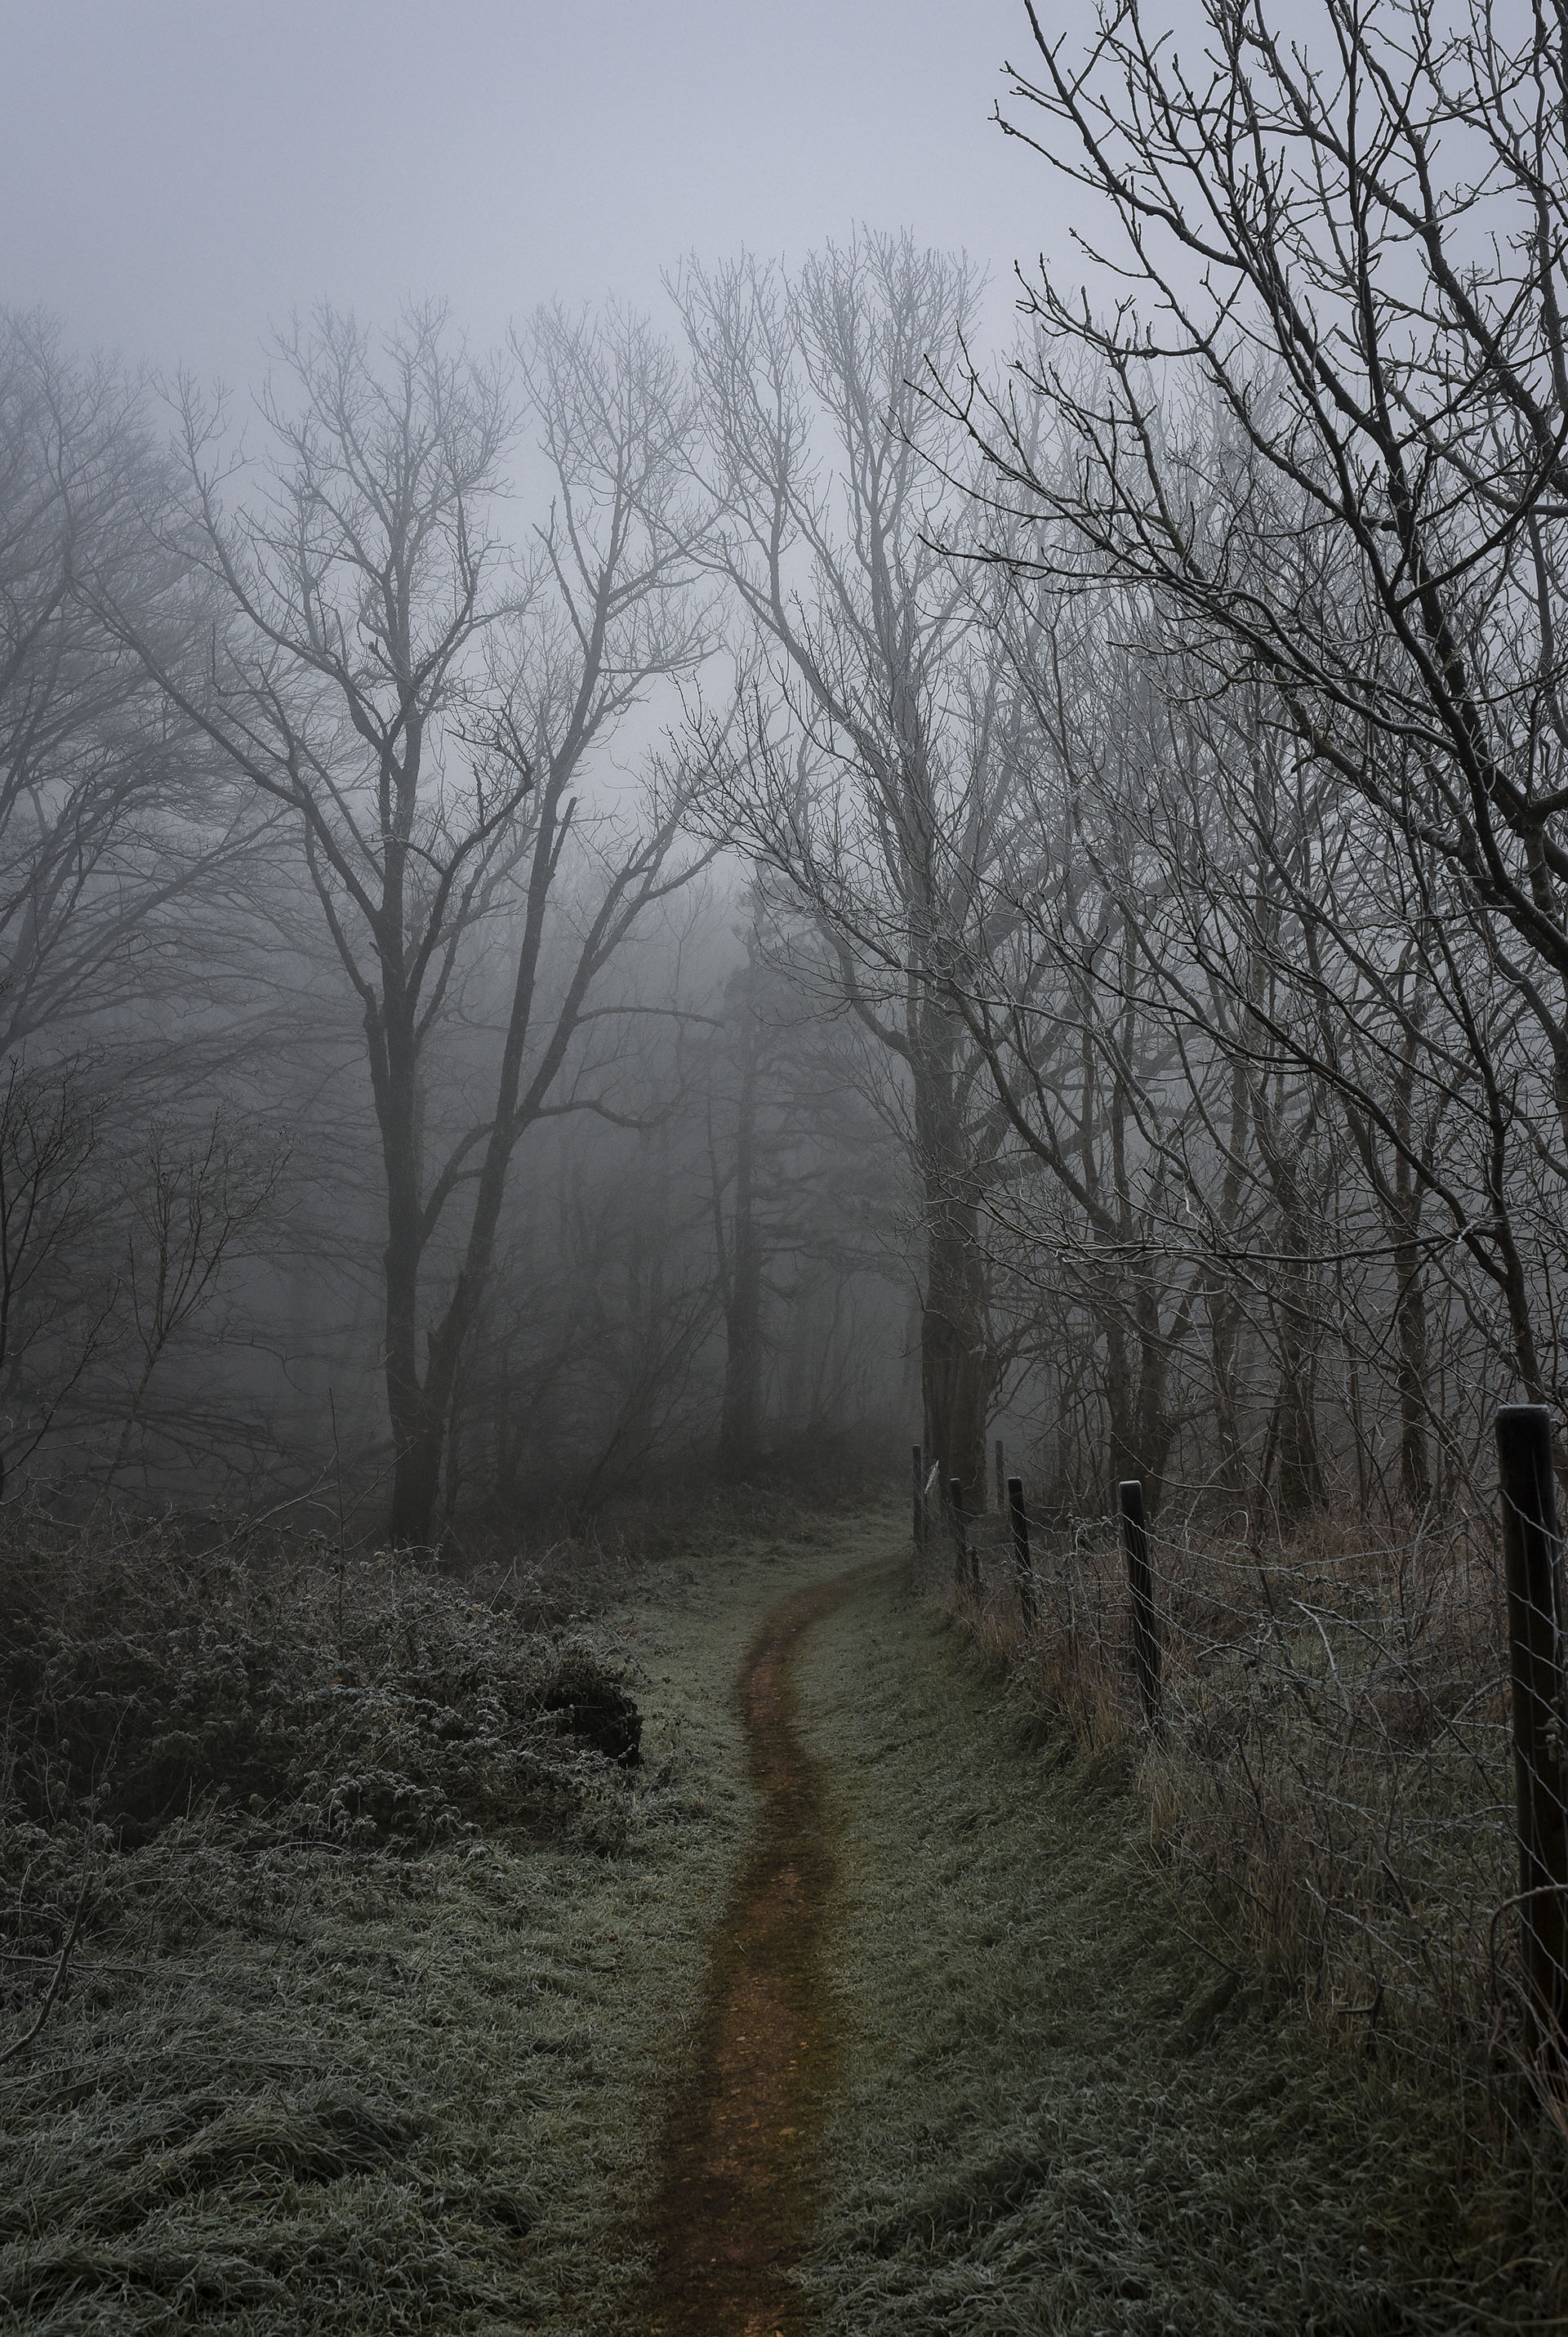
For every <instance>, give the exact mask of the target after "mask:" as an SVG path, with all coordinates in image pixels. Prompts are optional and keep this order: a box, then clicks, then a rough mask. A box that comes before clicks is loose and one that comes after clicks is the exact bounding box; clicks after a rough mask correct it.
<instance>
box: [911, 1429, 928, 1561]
mask: <svg viewBox="0 0 1568 2337" xmlns="http://www.w3.org/2000/svg"><path fill="white" fill-rule="evenodd" d="M911 1450H912V1452H913V1454H914V1470H915V1516H914V1535H913V1540H914V1545H915V1548H916V1550H924V1548H925V1546H926V1455H925V1447H924V1446H923V1445H920V1444H916V1445H914V1446H913V1447H912V1448H911Z"/></svg>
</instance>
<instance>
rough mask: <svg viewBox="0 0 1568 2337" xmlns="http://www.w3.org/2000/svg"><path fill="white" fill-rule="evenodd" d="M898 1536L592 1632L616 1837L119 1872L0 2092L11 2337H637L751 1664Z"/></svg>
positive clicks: (257, 1851)
mask: <svg viewBox="0 0 1568 2337" xmlns="http://www.w3.org/2000/svg"><path fill="white" fill-rule="evenodd" d="M885 1536H886V1529H885V1526H883V1525H882V1524H881V1521H865V1522H861V1523H858V1524H857V1523H856V1522H855V1521H850V1522H849V1523H847V1524H846V1525H845V1526H844V1527H843V1528H842V1529H840V1528H833V1529H832V1530H830V1529H828V1528H826V1527H823V1526H818V1527H816V1528H814V1529H813V1530H811V1531H810V1532H807V1533H803V1534H801V1535H800V1536H798V1537H796V1538H794V1539H792V1540H788V1541H782V1540H781V1541H777V1542H774V1543H773V1544H771V1545H770V1544H766V1543H761V1542H754V1543H753V1544H752V1545H751V1546H750V1547H749V1548H746V1549H744V1550H740V1551H737V1552H736V1553H735V1555H733V1556H731V1557H728V1558H713V1557H705V1558H704V1560H702V1561H701V1564H700V1567H696V1566H694V1567H692V1568H689V1569H680V1568H679V1567H665V1568H663V1569H660V1573H661V1576H662V1579H661V1581H660V1582H659V1584H658V1586H657V1592H656V1594H655V1595H654V1596H653V1597H651V1598H650V1599H648V1600H647V1601H645V1602H643V1603H639V1604H638V1605H637V1606H635V1607H632V1608H629V1609H625V1610H622V1611H621V1612H619V1613H618V1614H613V1615H611V1616H610V1617H609V1618H607V1620H606V1622H605V1623H604V1624H603V1626H602V1627H601V1633H608V1635H609V1637H610V1638H612V1639H614V1640H615V1641H616V1642H618V1645H619V1646H620V1647H621V1648H623V1649H624V1651H625V1653H626V1654H627V1655H628V1657H631V1658H632V1659H633V1661H634V1662H635V1663H636V1664H637V1666H638V1667H639V1668H640V1671H641V1673H642V1676H643V1677H642V1681H641V1683H640V1686H639V1690H638V1693H639V1697H640V1699H641V1701H642V1703H643V1707H644V1713H645V1735H644V1768H643V1770H642V1772H641V1773H640V1774H641V1782H640V1783H639V1784H638V1786H637V1788H636V1791H635V1794H634V1796H633V1798H632V1802H631V1805H630V1809H629V1823H628V1824H627V1826H626V1828H625V1832H624V1836H622V1835H621V1833H620V1831H619V1827H618V1826H617V1827H616V1828H615V1829H613V1830H612V1831H611V1832H610V1833H609V1834H607V1836H606V1840H605V1843H601V1844H600V1845H599V1847H595V1846H594V1843H593V1841H592V1839H591V1829H589V1833H588V1835H586V1836H585V1837H584V1838H582V1839H580V1840H579V1841H578V1842H577V1843H576V1844H575V1845H574V1846H572V1847H561V1846H560V1845H557V1846H554V1847H550V1846H539V1845H537V1844H531V1843H529V1842H528V1841H526V1840H524V1839H521V1838H520V1837H517V1836H512V1837H510V1838H509V1837H505V1836H490V1837H478V1838H474V1837H470V1838H468V1839H466V1840H461V1841H458V1842H454V1843H453V1842H449V1843H443V1844H440V1845H438V1846H436V1847H434V1848H432V1849H428V1850H426V1851H424V1852H422V1853H409V1854H404V1855H399V1854H396V1853H388V1852H385V1851H381V1850H375V1849H370V1848H353V1847H350V1848H342V1847H337V1848H334V1847H333V1846H332V1845H331V1844H329V1843H321V1842H308V1841H299V1840H295V1841H287V1840H278V1839H275V1838H273V1836H272V1834H271V1833H270V1832H269V1831H268V1829H267V1828H265V1827H263V1826H261V1825H260V1824H258V1826H257V1828H256V1829H255V1833H254V1836H253V1838H250V1839H248V1837H247V1834H246V1831H245V1828H244V1827H243V1825H240V1826H238V1827H237V1826H236V1825H235V1824H234V1823H233V1822H232V1821H226V1822H225V1824H224V1825H223V1826H222V1827H210V1826H209V1827H203V1826H202V1825H200V1824H195V1825H190V1826H183V1827H176V1828H174V1829H173V1830H171V1831H169V1832H166V1833H163V1834H162V1835H161V1836H160V1837H159V1839H158V1840H157V1841H156V1842H155V1843H150V1844H149V1845H148V1846H147V1847H146V1848H145V1849H143V1850H141V1851H140V1852H138V1853H136V1855H135V1857H134V1858H133V1859H131V1860H130V1861H129V1862H126V1876H127V1880H126V1882H125V1883H124V1887H123V1889H122V1900H121V1903H119V1904H118V1905H117V1907H116V1909H115V1911H114V1914H113V1919H112V1922H110V1923H107V1924H106V1923H104V1922H102V1921H100V1922H99V1923H98V1924H97V1926H96V1927H95V1929H94V1931H93V1935H92V1937H91V1939H90V1941H89V1942H88V1945H87V1946H86V1947H85V1948H84V1950H83V1955H82V1960H81V1966H80V1969H79V1970H78V1972H77V1974H76V1975H75V1977H74V1979H73V1985H72V1990H71V1993H70V1996H69V1998H68V2000H66V2001H65V2002H64V2003H63V2006H62V2007H61V2009H59V2010H58V2011H57V2013H56V2014H55V2016H54V2019H53V2020H52V2021H51V2023H50V2025H49V2026H48V2028H47V2029H45V2030H44V2033H43V2035H42V2036H41V2037H40V2039H39V2040H38V2042H37V2044H36V2045H34V2047H33V2048H32V2049H30V2050H29V2051H28V2052H27V2053H26V2054H25V2055H24V2057H22V2058H19V2059H17V2060H15V2061H13V2062H11V2063H9V2064H8V2065H6V2066H5V2068H3V2069H0V2240H3V2242H4V2244H3V2246H0V2328H3V2329H5V2330H15V2331H26V2332H40V2337H42V2332H61V2337H65V2332H71V2337H76V2332H88V2331H94V2332H103V2331H111V2332H122V2331H123V2332H131V2331H135V2332H141V2331H143V2330H147V2331H151V2330H160V2331H162V2330H169V2331H177V2330H203V2331H206V2330H211V2329H215V2328H222V2329H223V2330H225V2331H233V2332H257V2337H261V2332H266V2337H285V2332H287V2337H293V2332H302V2333H303V2332H327V2331H331V2332H343V2337H350V2332H361V2331H363V2332H376V2337H385V2332H391V2331H395V2330H404V2329H429V2328H436V2329H440V2330H443V2331H453V2332H459V2331H463V2332H468V2331H473V2332H479V2331H495V2332H500V2331H502V2330H508V2331H511V2330H515V2329H518V2328H523V2327H526V2328H530V2329H535V2330H538V2331H540V2332H547V2333H548V2337H583V2332H593V2337H602V2333H603V2332H615V2331H618V2330H626V2331H628V2332H629V2331H630V2330H632V2329H634V2328H635V2327H636V2326H637V2325H638V2309H637V2303H636V2300H637V2296H638V2286H639V2283H640V2281H641V2278H642V2275H643V2272H644V2266H643V2264H641V2262H640V2260H639V2257H638V2237H637V2234H638V2224H639V2216H640V2214H641V2211H642V2208H643V2206H644V2205H645V2203H646V2202H647V2200H648V2195H649V2193H650V2190H651V2186H652V2185H653V2183H654V2181H655V2179H656V2177H657V2171H658V2156H659V2146H660V2139H661V2129H662V2124H663V2120H664V2117H665V2116H666V2113H667V2107H668V2102H669V2098H670V2089H671V2087H672V2084H678V2083H679V2082H680V2079H681V2077H682V2074H683V2072H684V2069H685V2067H686V2061H687V2041H688V2039H689V2037H690V2035H691V2034H692V2031H693V2025H694V2023H695V2021H696V2018H697V2015H698V2012H699V2009H700V2004H701V1997H702V1990H703V1986H704V1983H705V1980H706V1951H707V1944H708V1934H709V1931H710V1930H711V1928H712V1925H713V1923H714V1921H716V1916H717V1913H718V1911H719V1909H720V1907H721V1905H722V1903H723V1900H724V1896H725V1893H726V1890H727V1889H728V1886H729V1883H730V1880H731V1877H732V1874H733V1872H734V1868H735V1860H736V1857H737V1855H738V1853H739V1852H740V1850H741V1848H742V1846H743V1844H744V1841H745V1828H746V1824H747V1819H748V1816H749V1812H750V1796H749V1788H748V1787H747V1786H746V1785H745V1758H744V1747H743V1745H742V1741H741V1732H740V1724H739V1717H738V1714H737V1713H736V1711H735V1707H734V1706H733V1703H732V1700H731V1690H732V1686H733V1683H734V1680H735V1673H736V1670H737V1667H738V1664H739V1661H740V1657H741V1653H742V1650H743V1648H744V1647H745V1643H746V1641H747V1640H748V1638H750V1636H751V1634H752V1632H753V1630H754V1629H755V1625H756V1622H757V1620H758V1618H759V1617H760V1615H761V1614H762V1613H763V1612H765V1609H767V1608H768V1607H769V1606H771V1605H772V1604H773V1603H774V1601H775V1599H781V1598H783V1597H784V1596H785V1595H786V1594H787V1593H788V1592H789V1591H790V1590H792V1589H795V1588H796V1587H798V1586H799V1585H800V1584H802V1583H803V1582H806V1581H809V1580H812V1579H816V1578H819V1577H821V1576H822V1575H823V1574H827V1573H831V1572H834V1571H836V1570H837V1569H839V1568H840V1567H841V1566H842V1565H843V1564H845V1563H849V1562H851V1561H852V1560H853V1559H854V1558H856V1557H862V1556H864V1555H866V1554H868V1552H869V1551H871V1550H873V1549H875V1548H877V1547H880V1546H881V1540H885ZM13 2033H15V2031H14V2030H13Z"/></svg>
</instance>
